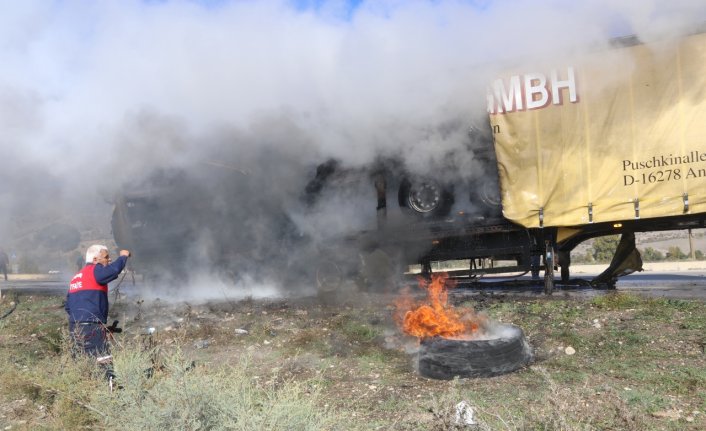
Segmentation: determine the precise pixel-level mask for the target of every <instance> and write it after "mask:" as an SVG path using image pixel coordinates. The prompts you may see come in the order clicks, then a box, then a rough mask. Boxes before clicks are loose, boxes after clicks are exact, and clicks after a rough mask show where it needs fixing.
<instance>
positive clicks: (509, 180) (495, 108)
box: [310, 33, 706, 293]
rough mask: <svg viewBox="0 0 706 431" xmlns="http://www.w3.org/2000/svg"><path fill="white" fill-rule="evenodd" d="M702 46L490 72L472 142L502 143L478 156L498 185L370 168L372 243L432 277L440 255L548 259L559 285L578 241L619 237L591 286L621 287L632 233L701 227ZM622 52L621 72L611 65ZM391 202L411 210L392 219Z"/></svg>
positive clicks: (638, 47) (637, 264) (489, 261)
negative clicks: (470, 187) (468, 185)
mask: <svg viewBox="0 0 706 431" xmlns="http://www.w3.org/2000/svg"><path fill="white" fill-rule="evenodd" d="M704 44H706V34H704V33H699V34H693V35H688V36H685V37H682V38H679V39H668V40H664V41H660V42H658V43H651V44H642V43H637V41H636V40H634V39H633V38H629V39H624V40H621V41H618V42H617V46H616V47H614V48H613V49H611V50H607V51H601V52H595V53H593V54H591V55H589V56H586V57H583V58H580V59H574V63H573V64H571V65H570V66H568V67H563V68H559V69H557V68H550V69H549V72H548V73H542V72H524V73H523V72H522V71H520V72H511V73H509V74H508V76H507V77H505V78H500V79H498V80H496V81H494V83H493V84H492V85H491V86H490V88H489V90H488V103H487V110H488V114H489V122H488V124H487V125H485V127H480V128H472V129H471V132H470V133H469V140H470V141H473V142H476V145H474V146H473V147H474V148H492V149H494V152H493V151H486V152H483V151H480V152H479V153H478V154H476V159H477V160H480V161H482V162H483V165H484V169H485V170H486V172H487V174H486V175H487V176H489V177H492V176H493V175H497V177H498V183H497V187H498V189H497V192H496V193H494V194H493V193H479V192H480V190H475V193H470V194H469V193H465V192H459V190H458V188H457V187H454V186H457V184H445V183H444V182H440V181H435V180H434V179H430V178H424V177H415V176H413V175H411V174H408V173H405V171H404V169H400V168H399V166H395V169H389V168H388V167H387V166H389V165H390V163H388V164H387V166H382V167H381V168H380V167H378V168H375V169H371V173H370V177H371V179H372V183H373V186H374V189H375V191H376V196H377V206H376V208H377V213H378V220H379V222H378V229H377V230H376V231H375V232H371V233H368V236H369V238H368V244H372V247H380V248H383V249H386V250H390V251H391V252H392V253H397V254H400V253H401V254H402V256H401V259H402V260H403V261H405V262H407V263H411V262H414V263H420V264H421V266H422V272H423V273H428V272H430V271H431V265H430V262H432V261H443V260H468V261H469V262H470V264H469V266H468V268H467V269H466V270H464V271H457V272H456V273H455V275H456V276H460V277H470V278H473V277H474V276H477V275H482V274H490V273H502V272H512V271H532V272H533V273H534V274H536V272H537V271H538V269H539V267H538V265H539V263H538V262H539V261H540V259H541V260H542V264H541V267H542V269H544V271H545V277H544V287H545V291H547V292H549V293H551V291H552V289H553V286H554V271H555V270H556V269H559V268H561V270H560V274H561V280H562V282H569V280H570V269H569V268H570V264H571V251H572V250H573V249H574V248H575V247H576V246H577V245H578V244H579V243H581V242H582V241H585V240H587V239H590V238H594V237H599V236H605V235H613V234H621V235H622V238H621V242H620V245H619V246H618V249H617V250H616V253H615V255H614V258H613V261H612V262H611V264H610V265H609V267H608V268H607V269H606V270H605V271H604V272H603V273H602V274H600V275H599V276H598V277H596V278H595V279H594V280H592V281H591V284H592V285H593V286H594V287H612V286H614V285H615V281H616V279H617V277H619V276H622V275H626V274H629V273H631V272H634V271H639V270H641V269H642V261H641V258H640V255H639V252H638V251H637V249H636V248H635V236H634V234H635V233H636V232H650V231H664V230H680V229H691V228H701V227H704V226H706V214H705V213H704V212H705V211H706V195H704V192H703V190H705V189H706V188H705V187H706V181H705V180H704V176H703V175H699V174H698V172H700V171H701V170H703V165H704V164H705V163H706V162H705V161H704V160H702V159H703V158H702V157H701V154H703V151H704V142H703V139H702V137H703V128H704V124H705V123H704V121H703V120H704V118H706V100H704V99H703V97H699V96H698V95H702V94H704V91H706V80H705V79H704V77H703V73H702V71H703V69H704V66H705V65H706V56H705V55H704V51H703V46H704ZM617 59H619V60H620V61H621V62H623V63H624V64H625V66H626V67H625V69H623V70H619V71H617V72H616V70H615V69H614V68H610V70H607V69H606V67H605V65H606V64H611V63H614V62H615V61H617ZM532 70H534V69H532ZM557 70H561V71H562V72H561V73H559V72H557ZM479 130H484V131H483V132H479ZM491 134H492V137H490V136H491ZM479 140H480V141H483V140H484V141H485V142H484V143H482V144H481V145H478V144H477V142H478V141H479ZM475 151H476V152H478V150H475ZM392 164H393V165H394V163H392ZM337 169H338V170H340V167H339V165H338V164H337V163H336V162H335V161H329V162H327V163H325V164H324V165H322V166H321V167H320V170H319V171H318V172H317V178H315V179H314V180H313V181H312V183H311V184H312V187H310V191H312V192H317V191H319V190H321V189H322V188H323V187H325V186H324V184H325V183H326V182H332V181H331V179H332V178H333V179H335V171H336V170H337ZM342 175H344V174H342ZM484 184H487V183H484ZM488 197H491V198H490V199H488ZM493 197H494V199H493ZM459 202H464V203H466V204H472V205H471V208H472V209H471V210H470V211H468V210H467V209H466V208H464V207H463V206H460V207H459V206H458V205H455V204H458V203H459ZM391 208H393V209H394V210H399V211H401V212H403V213H405V214H406V215H407V216H409V217H408V218H407V219H404V218H400V217H390V210H391ZM497 261H511V262H514V264H511V265H505V266H502V267H498V266H495V265H493V262H497Z"/></svg>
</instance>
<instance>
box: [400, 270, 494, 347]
mask: <svg viewBox="0 0 706 431" xmlns="http://www.w3.org/2000/svg"><path fill="white" fill-rule="evenodd" d="M448 278H449V276H448V274H446V273H439V274H432V277H431V282H429V281H427V280H426V279H424V278H422V277H420V278H419V285H420V287H422V288H424V289H426V290H427V298H426V302H424V303H417V302H416V301H414V300H413V299H412V297H411V295H410V294H409V292H403V295H402V296H401V297H400V298H399V299H397V300H396V301H395V308H396V312H395V321H396V322H397V325H398V326H399V327H400V328H401V329H402V331H403V332H404V333H406V334H409V335H412V336H415V337H418V338H429V337H444V338H457V339H466V338H472V336H473V334H474V333H475V332H477V331H478V330H479V328H480V327H481V326H482V325H483V319H481V318H480V317H478V316H476V315H475V313H473V312H466V313H464V314H461V313H460V312H459V311H457V310H455V309H454V308H453V306H451V305H448V304H447V301H448V291H447V284H448V285H449V287H454V286H455V283H453V282H450V281H449V280H448Z"/></svg>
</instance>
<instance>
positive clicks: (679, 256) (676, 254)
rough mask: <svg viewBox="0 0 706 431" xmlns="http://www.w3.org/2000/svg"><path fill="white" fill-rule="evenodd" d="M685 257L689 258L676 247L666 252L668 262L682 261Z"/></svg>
mask: <svg viewBox="0 0 706 431" xmlns="http://www.w3.org/2000/svg"><path fill="white" fill-rule="evenodd" d="M687 257H689V256H688V255H687V254H686V253H684V252H683V251H681V249H680V248H679V247H678V246H676V245H674V246H671V247H669V250H668V251H667V259H670V260H683V259H686V258H687Z"/></svg>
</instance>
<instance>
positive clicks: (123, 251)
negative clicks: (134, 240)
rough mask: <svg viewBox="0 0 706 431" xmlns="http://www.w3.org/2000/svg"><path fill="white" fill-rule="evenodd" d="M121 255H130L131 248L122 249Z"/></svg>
mask: <svg viewBox="0 0 706 431" xmlns="http://www.w3.org/2000/svg"><path fill="white" fill-rule="evenodd" d="M120 256H125V257H130V251H129V250H120Z"/></svg>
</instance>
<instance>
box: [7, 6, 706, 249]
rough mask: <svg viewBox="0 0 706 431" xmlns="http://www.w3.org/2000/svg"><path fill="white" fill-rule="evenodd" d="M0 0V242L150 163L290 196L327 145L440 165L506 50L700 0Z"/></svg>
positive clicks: (593, 33)
mask: <svg viewBox="0 0 706 431" xmlns="http://www.w3.org/2000/svg"><path fill="white" fill-rule="evenodd" d="M0 8H1V11H0V64H2V68H0V154H1V156H0V157H1V159H0V163H2V165H3V168H2V169H1V170H0V247H2V244H3V243H13V244H15V245H16V244H17V243H21V242H22V241H26V239H27V238H28V236H27V235H24V236H22V235H19V234H18V232H20V231H22V230H23V229H28V230H27V231H26V232H31V229H32V228H30V227H28V226H32V227H37V226H42V225H45V224H47V223H51V222H55V221H62V222H66V223H69V224H76V225H85V224H86V223H93V222H95V218H90V217H87V214H92V215H95V214H98V215H99V217H102V214H106V213H108V214H109V208H110V200H111V199H112V197H113V196H114V194H115V193H116V192H117V191H119V190H120V189H121V187H123V186H124V185H125V184H127V183H134V182H136V181H139V180H141V179H145V178H148V177H149V176H150V175H151V174H152V173H153V172H154V170H155V169H157V168H164V167H184V166H194V164H196V165H198V166H201V167H202V168H203V166H204V163H209V162H212V161H213V159H214V158H217V159H218V160H219V161H220V162H222V163H224V164H229V165H230V166H231V167H232V168H233V169H240V170H245V171H248V172H267V174H268V177H267V183H268V187H270V189H269V190H268V191H267V192H262V191H258V192H257V193H259V194H263V195H266V196H272V197H274V196H277V197H278V199H279V198H280V197H281V198H282V199H285V198H286V197H287V196H293V195H295V194H297V192H298V191H299V190H301V187H303V185H304V184H305V183H306V180H307V176H306V175H309V174H310V173H311V168H312V166H315V164H316V163H317V162H319V161H323V160H326V159H327V158H329V157H335V158H338V159H339V160H342V161H343V162H344V164H346V165H349V166H361V165H365V164H366V163H369V162H370V161H371V160H373V159H374V158H375V157H376V156H378V155H380V154H395V155H402V156H403V157H404V158H405V159H406V163H407V164H408V165H409V166H411V167H417V168H421V167H424V166H432V165H434V162H435V161H437V162H438V161H439V160H438V159H439V154H442V153H444V152H446V151H449V150H452V149H454V148H458V147H459V146H460V145H462V142H463V141H464V139H465V137H466V133H465V132H466V130H467V127H468V125H469V124H470V123H472V122H475V121H482V119H483V118H484V117H483V116H484V109H485V107H484V102H485V100H484V93H485V87H486V85H487V83H488V82H489V80H490V79H492V78H493V77H494V76H495V75H496V74H497V73H498V71H500V70H502V68H503V67H504V66H505V65H506V64H507V63H508V62H509V61H512V59H516V58H528V57H529V58H531V57H536V56H547V55H563V54H564V53H569V52H570V53H575V52H577V51H580V50H583V49H587V48H586V47H588V46H591V47H593V49H595V47H596V46H597V45H598V46H600V45H601V44H606V42H607V40H608V39H610V38H611V37H615V36H621V35H625V34H630V33H635V34H637V35H638V36H640V37H641V38H642V39H644V40H650V39H652V38H659V37H665V35H669V34H673V33H678V32H684V31H688V29H691V28H693V27H694V26H696V25H698V24H700V23H703V22H704V21H706V16H705V14H704V7H703V0H675V1H670V2H664V1H657V0H625V1H619V2H616V1H612V0H591V1H566V0H531V1H530V0H495V1H493V0H476V1H471V0H435V1H427V0H357V1H336V0H331V1H326V0H311V1H306V0H259V1H250V0H240V1H229V0H201V1H194V0H150V1H145V0H119V1H118V0H106V1H100V2H86V1H78V0H54V1H45V0H23V1H20V2H18V1H10V0H4V1H1V2H0ZM273 160H276V161H277V162H278V163H279V165H277V166H274V165H273V162H272V161H273ZM199 163H201V164H200V165H199ZM465 163H467V164H468V166H469V167H473V161H472V160H468V161H466V162H465ZM210 166H212V165H210ZM253 193H255V192H253ZM106 208H108V209H106ZM23 232H24V231H23ZM26 232H24V234H26Z"/></svg>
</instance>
